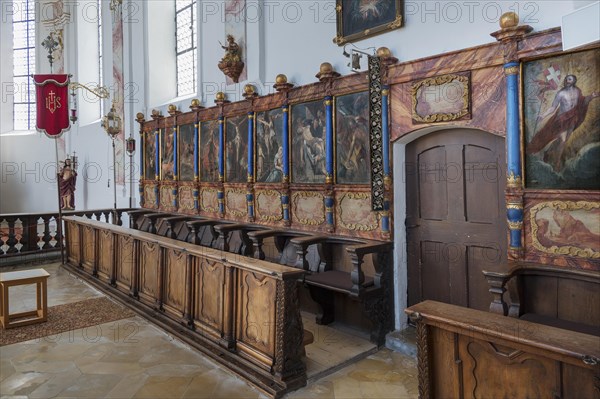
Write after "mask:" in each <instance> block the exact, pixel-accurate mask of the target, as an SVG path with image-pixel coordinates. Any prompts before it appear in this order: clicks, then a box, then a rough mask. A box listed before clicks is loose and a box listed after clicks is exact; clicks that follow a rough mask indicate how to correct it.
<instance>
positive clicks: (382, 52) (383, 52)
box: [377, 47, 392, 58]
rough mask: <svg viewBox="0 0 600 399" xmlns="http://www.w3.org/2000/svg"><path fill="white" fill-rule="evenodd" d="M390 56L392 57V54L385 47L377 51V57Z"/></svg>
mask: <svg viewBox="0 0 600 399" xmlns="http://www.w3.org/2000/svg"><path fill="white" fill-rule="evenodd" d="M391 55H392V52H391V51H390V49H389V48H387V47H379V48H378V49H377V57H380V58H387V57H390V56H391Z"/></svg>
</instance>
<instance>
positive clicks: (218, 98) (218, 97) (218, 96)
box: [215, 91, 225, 101]
mask: <svg viewBox="0 0 600 399" xmlns="http://www.w3.org/2000/svg"><path fill="white" fill-rule="evenodd" d="M223 100H225V93H223V92H222V91H220V92H218V93H217V94H215V101H223Z"/></svg>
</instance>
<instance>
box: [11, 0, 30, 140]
mask: <svg viewBox="0 0 600 399" xmlns="http://www.w3.org/2000/svg"><path fill="white" fill-rule="evenodd" d="M12 17H13V24H12V28H13V29H12V30H13V83H14V86H13V89H14V101H13V129H14V130H31V129H34V128H35V86H34V84H33V80H32V79H31V77H30V75H31V74H33V73H35V1H34V0H13V16H12Z"/></svg>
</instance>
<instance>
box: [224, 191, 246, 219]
mask: <svg viewBox="0 0 600 399" xmlns="http://www.w3.org/2000/svg"><path fill="white" fill-rule="evenodd" d="M225 213H226V214H227V216H228V218H229V219H235V220H244V219H245V218H246V215H248V205H247V202H246V190H245V189H241V188H226V189H225Z"/></svg>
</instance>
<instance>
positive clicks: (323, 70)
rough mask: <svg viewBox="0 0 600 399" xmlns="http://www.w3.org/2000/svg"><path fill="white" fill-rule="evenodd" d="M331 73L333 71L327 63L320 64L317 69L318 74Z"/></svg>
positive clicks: (331, 66)
mask: <svg viewBox="0 0 600 399" xmlns="http://www.w3.org/2000/svg"><path fill="white" fill-rule="evenodd" d="M331 71H333V65H331V64H330V63H329V62H324V63H322V64H321V67H320V68H319V72H320V73H329V72H331Z"/></svg>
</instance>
